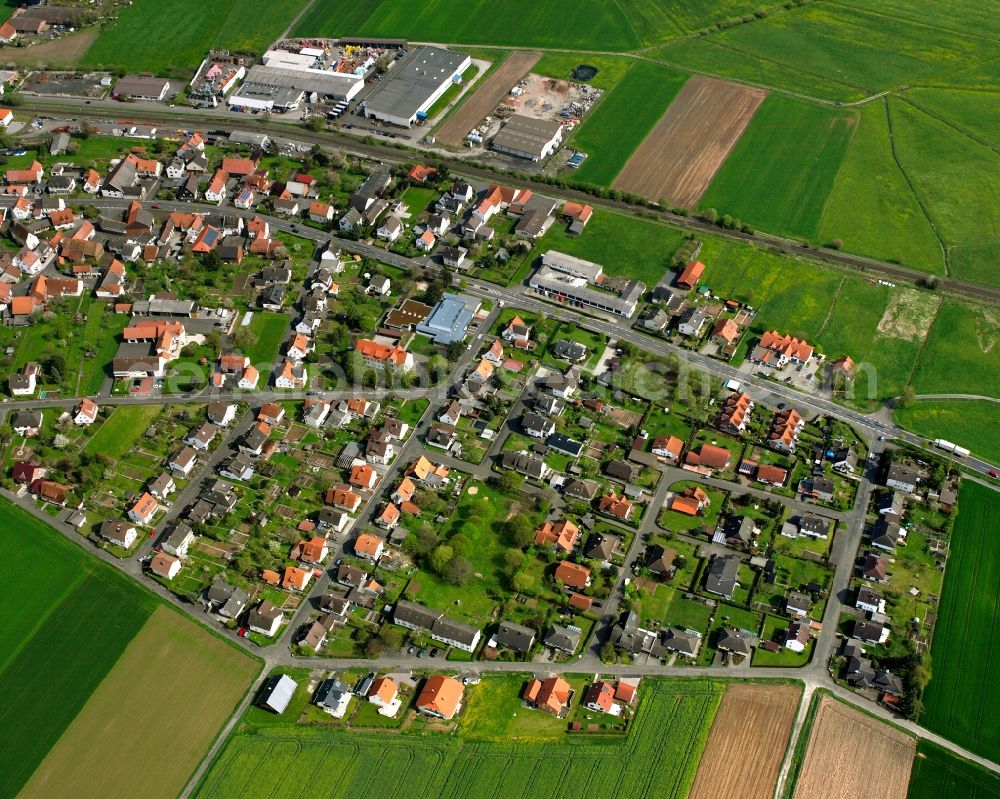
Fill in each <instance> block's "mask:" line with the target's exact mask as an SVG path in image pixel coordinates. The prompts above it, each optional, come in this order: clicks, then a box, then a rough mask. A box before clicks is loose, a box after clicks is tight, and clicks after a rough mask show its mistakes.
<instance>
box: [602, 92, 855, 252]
mask: <svg viewBox="0 0 1000 799" xmlns="http://www.w3.org/2000/svg"><path fill="white" fill-rule="evenodd" d="M857 119H858V114H857V112H856V111H845V110H842V109H831V108H829V107H828V106H820V105H814V104H812V103H806V102H803V101H801V100H794V99H791V98H789V97H786V96H784V95H779V94H772V95H769V96H768V97H767V99H765V100H764V102H763V104H762V105H761V106H760V108H759V109H757V113H756V114H755V115H754V117H753V119H752V120H751V121H750V124H749V125H748V126H747V129H746V131H745V132H744V133H743V135H742V136H741V137H740V140H739V142H737V144H736V146H735V147H734V148H733V150H732V152H731V153H730V154H729V157H728V158H726V161H725V163H724V164H723V165H722V168H721V169H720V170H719V171H718V173H716V175H715V178H714V179H713V180H712V183H711V185H709V187H708V190H707V191H706V192H705V194H704V196H703V197H702V198H701V200H700V201H699V207H701V208H715V209H717V210H718V211H719V213H720V214H724V213H728V214H730V215H732V216H734V217H736V218H737V219H742V220H743V221H745V222H750V223H751V224H753V225H755V226H759V227H761V228H763V229H765V230H768V231H772V232H774V233H783V234H788V235H794V236H804V237H806V238H808V239H812V238H815V236H816V232H817V229H818V228H819V222H820V218H821V217H822V215H823V208H824V206H825V204H826V200H827V197H828V196H829V195H830V191H831V190H832V189H833V185H834V180H835V179H836V177H837V171H838V169H839V168H840V164H841V161H843V160H844V156H845V155H846V154H847V150H848V147H849V145H850V143H851V137H852V136H853V134H854V127H855V125H856V124H857ZM588 163H589V162H588ZM872 222H873V223H874V220H872Z"/></svg>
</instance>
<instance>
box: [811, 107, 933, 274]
mask: <svg viewBox="0 0 1000 799" xmlns="http://www.w3.org/2000/svg"><path fill="white" fill-rule="evenodd" d="M875 219H877V220H878V224H877V225H873V224H872V220H875ZM819 239H820V242H821V243H823V244H829V243H830V242H832V241H835V240H838V239H839V240H840V241H842V242H843V248H844V249H845V250H846V251H848V252H855V253H863V254H865V255H871V256H874V257H876V258H881V259H883V260H886V261H893V262H896V263H901V264H905V265H906V266H911V267H915V268H917V269H926V270H927V271H928V272H935V273H938V274H940V273H942V272H943V271H944V263H943V261H942V257H943V256H942V253H941V246H940V244H939V242H938V240H937V238H936V237H935V236H934V231H933V230H932V229H931V226H930V223H929V222H928V220H927V217H926V215H925V214H924V212H923V209H921V207H920V204H919V203H918V202H917V198H916V197H915V196H914V194H913V191H912V190H911V189H910V186H909V184H907V182H906V178H905V176H904V175H903V173H902V172H901V171H900V169H899V167H898V166H897V164H896V162H895V161H894V160H893V157H892V145H891V142H890V140H889V125H888V119H887V116H886V107H885V104H884V103H870V104H868V105H866V106H864V107H863V109H862V113H861V119H860V121H859V123H858V129H857V131H856V132H855V134H854V139H853V141H852V142H851V147H850V150H849V151H848V153H847V157H846V159H845V160H844V163H843V164H842V165H841V167H840V172H839V174H838V175H837V181H836V183H835V184H834V187H833V192H832V193H831V194H830V197H829V199H828V200H827V204H826V210H825V211H824V213H823V219H822V223H821V224H820V227H819Z"/></svg>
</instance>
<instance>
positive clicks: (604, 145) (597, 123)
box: [571, 61, 690, 186]
mask: <svg viewBox="0 0 1000 799" xmlns="http://www.w3.org/2000/svg"><path fill="white" fill-rule="evenodd" d="M689 77H690V76H689V75H688V74H687V73H686V72H677V71H676V70H672V69H669V68H667V67H662V66H660V65H658V64H651V63H650V62H648V61H637V62H636V63H635V64H633V65H632V66H631V67H630V68H629V70H628V72H626V73H625V75H624V77H623V78H622V79H621V80H620V81H619V82H618V85H617V86H615V87H614V88H613V89H611V91H609V92H608V94H607V95H605V96H604V97H602V98H601V100H600V102H599V103H598V104H597V106H596V107H595V108H594V110H593V111H591V113H590V114H589V115H588V116H586V117H585V118H584V120H583V124H582V125H580V127H579V128H577V130H576V131H575V132H574V134H573V138H572V142H571V143H572V146H573V147H575V148H576V149H578V150H582V151H583V152H585V153H587V154H588V155H589V156H590V157H589V158H588V159H587V160H586V161H585V162H584V163H583V166H581V167H580V168H579V169H578V170H577V174H576V176H575V178H576V179H577V180H581V181H584V182H586V183H597V184H600V185H603V186H609V185H611V182H612V181H613V180H614V179H615V177H617V175H618V173H619V172H621V170H622V167H624V166H625V164H626V162H628V160H629V158H631V157H632V153H633V152H635V148H636V147H638V146H639V144H640V143H641V142H642V140H643V139H644V138H646V134H647V133H649V131H650V130H652V128H653V125H655V124H656V122H657V121H658V120H659V118H660V117H661V116H663V113H664V112H665V111H666V110H667V106H669V105H670V103H671V102H672V101H673V99H674V97H676V95H677V92H679V91H680V90H681V87H682V86H683V85H684V83H685V82H686V81H687V79H688V78H689Z"/></svg>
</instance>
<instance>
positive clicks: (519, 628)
mask: <svg viewBox="0 0 1000 799" xmlns="http://www.w3.org/2000/svg"><path fill="white" fill-rule="evenodd" d="M493 640H494V641H496V644H497V646H498V647H506V648H507V649H513V650H514V651H515V652H522V653H523V652H528V651H529V650H530V649H531V647H532V645H533V644H534V643H535V631H534V630H532V629H531V628H530V627H525V626H524V625H523V624H515V623H514V622H512V621H502V622H500V626H499V627H498V628H497V632H496V635H494V636H493Z"/></svg>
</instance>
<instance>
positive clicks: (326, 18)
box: [293, 0, 776, 51]
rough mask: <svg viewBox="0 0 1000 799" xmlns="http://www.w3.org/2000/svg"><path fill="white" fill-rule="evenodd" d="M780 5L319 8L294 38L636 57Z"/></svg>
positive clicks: (448, 1) (454, 1)
mask: <svg viewBox="0 0 1000 799" xmlns="http://www.w3.org/2000/svg"><path fill="white" fill-rule="evenodd" d="M773 5H776V4H775V3H771V2H767V3H755V2H753V0H719V2H711V1H710V0H686V1H684V2H682V1H681V0H651V2H645V3H639V2H635V1H634V0H623V2H620V3H602V2H600V0H583V1H582V2H575V3H574V2H570V0H549V2H545V3H535V2H531V0H510V2H507V3H505V4H504V6H503V9H502V13H498V10H497V9H496V8H495V7H494V6H492V5H491V4H489V3H488V2H486V0H474V2H472V3H460V2H458V0H435V2H432V3H423V2H419V0H396V2H390V0H373V1H372V2H365V3H347V2H344V0H317V2H316V3H315V4H314V5H313V6H312V7H311V8H310V9H309V11H308V12H307V13H306V15H305V16H304V17H303V18H302V19H301V20H300V21H299V23H298V25H296V26H295V30H294V31H293V33H294V34H295V35H296V36H330V37H333V36H343V35H348V34H350V35H354V36H358V35H364V36H389V37H404V38H409V39H413V40H417V41H433V42H450V43H453V44H496V45H507V46H520V47H551V48H561V49H574V48H579V49H581V50H608V51H625V50H634V49H636V48H638V47H640V46H649V45H653V44H656V43H658V42H663V41H667V40H668V39H672V38H675V37H677V36H681V35H683V34H686V33H690V32H691V31H695V30H700V29H702V28H704V27H706V26H707V25H709V24H710V23H713V22H718V21H720V20H723V19H728V18H731V17H735V16H739V15H742V14H746V13H748V12H751V11H753V10H754V9H756V8H760V7H762V6H763V7H767V6H773Z"/></svg>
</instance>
